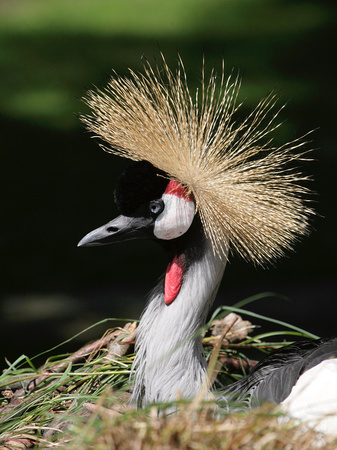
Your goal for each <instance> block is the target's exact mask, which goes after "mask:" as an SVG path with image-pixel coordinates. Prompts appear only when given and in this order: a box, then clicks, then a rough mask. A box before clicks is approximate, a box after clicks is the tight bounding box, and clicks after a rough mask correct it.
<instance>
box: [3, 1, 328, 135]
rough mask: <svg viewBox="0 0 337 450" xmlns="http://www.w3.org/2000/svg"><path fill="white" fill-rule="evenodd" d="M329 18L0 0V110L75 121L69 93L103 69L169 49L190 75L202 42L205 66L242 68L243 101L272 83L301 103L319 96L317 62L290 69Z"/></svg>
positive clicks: (239, 9)
mask: <svg viewBox="0 0 337 450" xmlns="http://www.w3.org/2000/svg"><path fill="white" fill-rule="evenodd" d="M330 22H331V13H330V9H329V7H328V6H326V5H324V3H322V2H320V3H318V2H317V3H315V2H302V1H271V0H253V1H252V0H240V1H238V0H227V1H224V0H210V1H207V2H205V1H203V0H170V1H167V0H166V1H162V2H160V6H159V5H158V2H157V1H155V0H143V1H141V0H129V1H125V2H120V1H116V0H112V1H111V0H110V1H109V0H98V1H93V0H81V1H73V2H69V1H66V0H51V1H48V2H45V1H43V0H30V1H29V2H27V1H25V0H14V1H13V0H7V1H6V0H2V2H1V3H0V44H1V52H0V67H1V73H2V80H1V81H2V82H1V87H0V95H1V106H0V112H1V113H2V114H4V115H8V116H10V117H14V118H20V119H23V120H25V121H33V122H38V123H40V124H42V125H44V126H46V125H47V126H52V127H56V128H63V127H66V128H69V127H76V126H78V124H77V122H76V121H75V120H74V119H73V113H74V112H76V111H78V110H79V108H83V107H82V106H79V104H78V101H77V99H78V97H81V95H82V92H83V89H84V87H85V86H90V85H91V83H93V82H94V83H97V84H102V83H103V84H104V83H105V81H106V73H107V72H110V70H111V68H112V67H113V68H114V69H115V70H117V71H118V72H119V73H124V72H125V71H126V66H130V67H132V68H136V69H140V68H141V64H142V63H141V58H140V56H141V55H142V54H145V55H146V57H148V58H152V57H153V55H157V54H158V48H160V49H162V50H163V51H164V52H165V54H166V56H167V58H168V60H169V62H171V63H172V60H174V59H176V54H177V50H178V51H179V52H180V53H181V54H182V55H183V58H184V61H185V64H186V66H187V68H190V69H191V72H196V74H194V79H192V80H191V81H192V82H193V81H194V82H196V81H197V78H196V76H195V75H198V74H199V69H198V71H196V70H195V68H196V67H197V68H199V67H200V65H201V57H202V53H203V49H204V52H205V54H206V60H207V63H208V64H214V62H215V61H219V59H220V58H221V57H222V56H224V58H225V60H226V63H227V67H228V68H229V71H230V70H231V68H232V67H234V68H236V69H242V70H244V71H248V72H249V79H248V82H247V83H244V84H243V91H242V96H243V97H246V96H247V99H248V100H247V101H248V104H249V105H254V104H255V103H256V101H257V100H258V99H259V98H260V97H261V96H263V95H265V94H266V92H268V90H270V89H271V88H272V87H273V86H274V84H275V83H276V82H278V83H280V85H281V86H282V89H284V91H285V92H286V93H287V94H286V95H287V97H288V98H289V97H292V98H294V100H295V102H296V103H299V102H303V101H305V99H306V97H307V95H308V93H309V92H310V95H317V94H319V93H318V92H315V91H316V89H315V77H314V73H315V71H317V70H318V69H319V67H318V64H317V60H316V61H312V60H310V61H305V65H306V66H308V67H310V66H311V67H310V72H308V73H307V75H306V76H302V77H298V75H297V74H296V70H297V69H298V68H299V66H302V74H303V63H304V57H305V56H307V57H308V56H309V55H305V54H303V51H304V52H305V53H306V49H305V48H303V44H304V41H305V40H306V41H308V40H309V41H310V40H311V39H310V36H312V37H313V36H314V35H316V33H320V31H321V30H324V29H326V27H327V25H329V23H330ZM316 36H317V35H316ZM289 44H291V47H292V48H291V53H290V52H289V50H290V49H289ZM296 47H298V49H300V48H301V52H299V51H297V50H296ZM310 47H311V46H310ZM311 50H313V49H312V47H311ZM316 57H317V56H316ZM298 58H300V60H298ZM285 59H286V61H285ZM301 59H303V60H302V61H301Z"/></svg>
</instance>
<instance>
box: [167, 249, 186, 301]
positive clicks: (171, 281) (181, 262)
mask: <svg viewBox="0 0 337 450" xmlns="http://www.w3.org/2000/svg"><path fill="white" fill-rule="evenodd" d="M184 268H185V255H184V254H181V255H179V256H175V257H174V258H173V261H172V262H171V263H170V264H169V265H168V267H167V270H166V275H165V303H166V304H167V305H169V304H170V303H172V302H173V300H174V299H175V298H176V297H177V295H178V293H179V291H180V288H181V283H182V279H183V273H184Z"/></svg>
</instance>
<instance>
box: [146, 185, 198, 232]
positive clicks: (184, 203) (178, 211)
mask: <svg viewBox="0 0 337 450" xmlns="http://www.w3.org/2000/svg"><path fill="white" fill-rule="evenodd" d="M162 200H163V202H164V204H165V208H164V211H163V212H162V213H161V214H159V216H158V217H157V219H156V222H155V226H154V230H153V233H154V235H155V236H156V237H157V238H158V239H164V240H169V239H175V238H177V237H179V236H181V235H183V234H184V233H186V231H187V230H188V229H189V227H190V226H191V224H192V222H193V218H194V213H195V204H194V201H193V200H192V197H191V195H187V194H186V191H185V189H184V188H183V187H182V186H181V185H180V184H179V183H178V182H177V181H170V183H169V184H168V186H167V188H166V191H165V192H164V194H163V195H162Z"/></svg>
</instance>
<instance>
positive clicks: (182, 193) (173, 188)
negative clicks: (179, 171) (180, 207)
mask: <svg viewBox="0 0 337 450" xmlns="http://www.w3.org/2000/svg"><path fill="white" fill-rule="evenodd" d="M164 194H171V195H175V196H177V197H179V198H184V199H185V200H186V201H188V202H193V196H192V194H189V193H188V190H187V189H186V188H184V186H182V185H181V184H180V183H178V181H174V180H173V181H170V182H169V184H168V185H167V186H166V189H165V192H164Z"/></svg>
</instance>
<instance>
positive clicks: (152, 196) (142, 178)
mask: <svg viewBox="0 0 337 450" xmlns="http://www.w3.org/2000/svg"><path fill="white" fill-rule="evenodd" d="M168 182H169V179H168V176H167V174H166V173H165V172H163V171H162V170H159V169H156V168H155V167H154V166H153V165H152V164H151V163H149V162H148V161H137V162H134V163H132V164H130V166H129V167H127V168H126V169H125V170H124V171H123V172H122V174H121V175H120V177H119V178H118V180H117V184H116V189H115V202H116V204H117V206H118V209H119V211H120V212H121V213H122V214H124V215H126V216H128V215H131V214H133V213H134V212H135V211H136V210H137V209H138V208H139V207H140V206H141V205H144V204H146V203H148V202H150V201H151V200H156V199H159V198H160V197H161V196H162V195H163V193H164V191H165V189H166V186H167V184H168Z"/></svg>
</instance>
